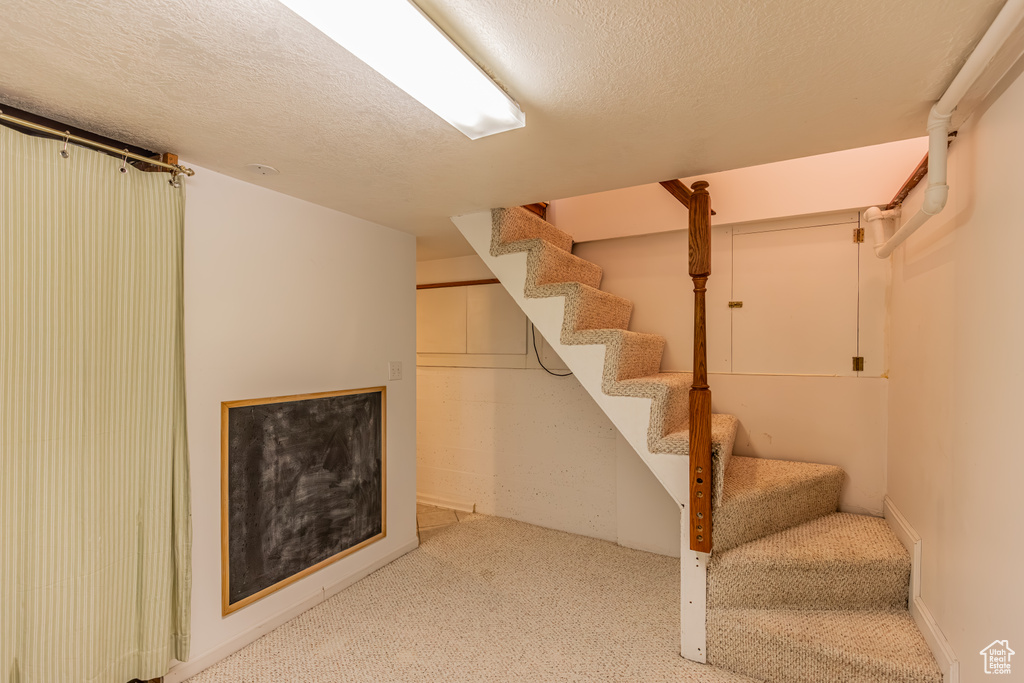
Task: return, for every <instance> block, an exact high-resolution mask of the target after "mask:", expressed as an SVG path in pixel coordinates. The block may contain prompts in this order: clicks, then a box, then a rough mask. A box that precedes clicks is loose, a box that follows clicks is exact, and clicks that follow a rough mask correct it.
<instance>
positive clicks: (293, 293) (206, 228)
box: [167, 169, 416, 683]
mask: <svg viewBox="0 0 1024 683" xmlns="http://www.w3.org/2000/svg"><path fill="white" fill-rule="evenodd" d="M188 182H189V185H188V198H187V202H186V213H185V364H186V373H187V376H186V381H187V392H188V393H187V400H188V426H189V450H190V454H191V468H192V469H191V475H192V519H193V526H194V536H193V546H192V547H193V551H192V552H193V570H192V578H193V591H192V656H191V659H190V661H189V662H188V663H186V664H181V665H178V666H177V667H176V668H175V669H174V670H172V672H171V674H170V675H169V676H168V677H167V681H168V683H174V682H175V681H179V680H182V678H184V677H185V676H186V675H190V674H192V673H195V671H198V670H200V669H202V668H205V667H206V666H209V665H211V664H213V663H215V662H216V661H217V660H219V659H221V658H222V657H224V656H225V655H227V654H229V653H230V652H231V651H233V650H235V649H237V648H239V647H241V646H243V645H245V644H246V643H247V642H249V641H250V640H252V639H253V638H255V637H257V636H259V635H262V634H263V633H265V632H266V631H268V630H270V629H271V628H272V627H273V626H275V625H277V624H278V623H280V622H281V621H282V620H284V619H286V618H288V617H291V616H294V615H295V614H297V613H299V612H301V611H302V610H304V609H308V608H309V607H312V606H313V605H314V604H316V603H317V602H320V601H321V600H323V599H325V597H327V596H329V595H330V594H331V593H332V591H335V590H337V589H339V588H340V587H343V586H345V585H347V584H348V583H351V582H352V581H354V580H356V579H358V578H360V577H361V576H362V575H365V574H366V573H367V572H368V571H370V570H372V569H374V568H376V567H378V566H381V565H382V564H384V563H386V562H387V561H389V560H391V559H394V558H395V557H397V556H399V555H401V554H403V553H404V552H407V551H408V550H410V549H411V548H413V547H415V545H416V527H415V468H416V464H415V449H416V443H415V424H414V423H415V419H416V416H415V392H416V386H415V383H416V378H415V372H413V370H414V367H415V326H414V325H415V322H414V321H415V297H414V292H415V289H414V277H415V276H414V274H415V264H414V261H415V239H414V237H412V236H411V235H407V234H404V233H400V232H397V231H394V230H390V229H388V228H383V227H381V226H378V225H375V224H373V223H369V222H367V221H363V220H360V219H357V218H353V217H351V216H348V215H346V214H342V213H338V212H336V211H331V210H329V209H325V208H322V207H319V206H315V205H313V204H309V203H307V202H303V201H299V200H297V199H294V198H291V197H287V196H285V195H282V194H278V193H275V192H272V191H269V190H266V189H263V188H259V187H257V186H255V185H250V184H247V183H244V182H241V181H239V180H235V179H232V178H228V177H226V176H223V175H219V174H217V173H214V172H212V171H207V170H203V169H197V174H196V176H195V177H194V178H192V179H190V180H189V181H188ZM391 360H398V361H402V362H403V364H404V365H405V368H406V372H405V378H404V379H403V380H401V381H394V382H388V381H387V380H388V373H387V363H388V361H391ZM380 385H387V390H388V393H387V401H388V405H387V416H388V420H387V537H386V538H384V539H382V540H380V541H378V542H376V543H374V544H372V545H370V546H368V547H367V548H365V549H363V550H360V551H359V552H357V553H354V554H352V555H350V556H348V557H345V558H343V559H342V560H340V561H338V562H336V563H335V564H332V565H330V566H329V567H327V568H324V569H322V570H320V571H318V572H316V573H314V574H313V575H311V576H309V577H306V578H304V579H302V580H301V581H298V582H296V583H294V584H292V585H290V586H288V587H286V588H283V589H281V590H279V591H277V592H276V593H274V594H272V595H270V596H268V597H265V598H263V599H262V600H259V601H257V602H256V603H253V604H252V605H250V606H248V607H245V608H244V609H242V610H239V611H238V612H235V613H234V614H231V615H230V616H228V617H222V616H221V538H220V505H221V503H220V461H221V453H220V404H221V402H222V401H230V400H236V399H245V398H259V397H270V396H281V395H288V394H302V393H309V392H317V391H328V390H334V389H347V388H359V387H371V386H380Z"/></svg>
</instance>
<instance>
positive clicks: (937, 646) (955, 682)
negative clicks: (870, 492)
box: [882, 496, 960, 683]
mask: <svg viewBox="0 0 1024 683" xmlns="http://www.w3.org/2000/svg"><path fill="white" fill-rule="evenodd" d="M882 506H883V509H884V513H885V520H886V521H887V522H889V526H890V527H891V528H892V531H893V533H894V534H896V537H897V538H899V539H900V543H902V544H903V546H904V547H905V548H906V549H907V551H908V552H909V553H910V559H911V564H910V605H909V606H910V616H912V617H913V618H914V622H915V623H916V624H917V627H918V628H919V629H921V635H923V636H924V639H925V642H927V643H928V647H929V648H931V651H932V654H933V655H935V661H936V662H937V663H938V665H939V668H940V669H941V670H942V680H943V683H960V662H959V660H957V658H956V653H955V652H953V648H952V647H950V645H949V641H948V640H946V636H945V635H943V633H942V629H940V628H939V624H938V623H937V622H936V621H935V618H934V617H932V613H931V611H930V610H929V609H928V605H926V604H925V602H924V599H923V598H922V597H921V536H919V535H918V533H917V532H916V531H914V528H913V527H912V526H910V522H908V521H907V518H906V517H904V516H903V513H901V512H900V511H899V509H898V508H897V507H896V504H895V503H893V501H892V498H890V497H889V496H886V497H885V500H884V501H883V503H882Z"/></svg>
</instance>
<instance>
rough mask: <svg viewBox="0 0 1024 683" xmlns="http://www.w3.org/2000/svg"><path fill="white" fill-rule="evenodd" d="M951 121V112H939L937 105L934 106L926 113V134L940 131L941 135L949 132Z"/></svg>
mask: <svg viewBox="0 0 1024 683" xmlns="http://www.w3.org/2000/svg"><path fill="white" fill-rule="evenodd" d="M952 119H953V112H952V111H951V112H949V113H944V112H941V111H939V105H938V103H936V104H934V105H933V106H932V108H931V109H930V110H929V111H928V132H929V133H931V132H933V131H936V129H941V132H942V135H946V133H948V132H949V123H950V121H951V120H952Z"/></svg>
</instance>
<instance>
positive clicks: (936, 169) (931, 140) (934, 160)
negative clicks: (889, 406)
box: [864, 0, 1024, 258]
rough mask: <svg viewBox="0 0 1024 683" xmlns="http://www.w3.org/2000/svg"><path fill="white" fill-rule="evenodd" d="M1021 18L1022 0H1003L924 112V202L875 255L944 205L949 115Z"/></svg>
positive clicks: (1023, 16) (898, 242) (901, 239)
mask: <svg viewBox="0 0 1024 683" xmlns="http://www.w3.org/2000/svg"><path fill="white" fill-rule="evenodd" d="M1022 19H1024V0H1006V4H1005V5H1003V8H1002V9H1001V10H999V14H998V15H996V18H995V21H993V22H992V25H991V26H989V27H988V30H987V31H985V35H984V36H982V38H981V40H980V41H979V42H978V45H977V47H975V48H974V52H972V53H971V56H970V57H968V58H967V61H966V62H965V63H964V65H963V67H962V68H961V69H960V71H959V73H957V75H956V76H955V77H954V78H953V82H952V83H950V84H949V87H948V88H946V92H945V93H943V94H942V97H940V98H939V101H938V102H936V103H935V105H934V106H933V107H932V109H931V112H929V114H928V187H927V188H926V189H925V191H924V203H923V204H922V205H921V209H920V210H919V211H918V212H917V213H916V214H914V216H913V217H911V218H910V220H908V221H907V222H906V223H904V224H903V225H902V226H900V229H899V230H897V231H896V232H895V233H894V234H893V235H892V237H889V238H888V239H887V240H885V241H884V242H882V243H881V244H877V245H875V256H877V257H878V258H886V257H887V256H889V254H891V253H892V252H893V249H895V248H896V247H898V246H899V245H901V244H903V242H904V241H905V240H906V239H907V238H908V237H910V236H911V235H912V234H913V233H914V231H916V230H917V229H918V228H920V227H921V226H922V225H924V223H925V221H927V220H928V219H929V218H931V217H932V216H934V215H935V214H937V213H939V212H940V211H942V209H944V208H945V206H946V200H947V199H948V198H949V185H947V184H946V167H947V162H948V159H947V156H948V149H949V141H948V136H949V120H950V118H952V116H953V110H954V109H956V107H957V105H958V104H960V100H961V99H963V96H964V95H965V94H966V93H967V91H968V90H970V88H971V86H972V85H974V82H975V81H976V80H978V76H980V75H981V73H982V72H983V71H984V70H985V67H986V66H988V64H989V62H991V61H992V58H993V57H995V55H996V53H997V52H999V49H1000V48H1001V47H1002V46H1003V43H1005V42H1006V39H1007V38H1008V37H1009V36H1010V34H1011V33H1013V31H1014V29H1016V28H1017V24H1019V23H1020V22H1021V20H1022ZM879 214H881V212H879ZM864 217H865V218H866V219H867V220H869V221H875V220H879V221H880V219H881V216H880V215H877V216H876V214H873V213H872V212H871V211H870V210H868V212H867V213H865V214H864Z"/></svg>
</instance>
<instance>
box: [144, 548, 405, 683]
mask: <svg viewBox="0 0 1024 683" xmlns="http://www.w3.org/2000/svg"><path fill="white" fill-rule="evenodd" d="M417 546H419V539H418V538H413V539H412V540H411V541H409V542H408V543H405V544H404V545H402V546H399V547H398V548H396V549H395V550H394V551H392V552H390V553H388V554H387V555H385V556H384V557H382V558H380V559H379V560H377V561H376V562H371V563H370V564H368V565H366V566H365V567H363V568H361V569H359V570H358V571H356V572H355V573H354V574H351V575H349V576H346V577H345V578H343V579H341V580H340V581H338V582H336V583H333V584H331V585H330V586H326V587H325V588H324V590H323V591H321V592H320V593H318V594H316V595H313V596H311V597H309V598H307V599H306V600H303V601H302V602H300V603H298V604H296V605H292V606H291V607H289V608H288V609H286V610H282V611H281V612H278V613H277V614H275V615H274V616H273V617H271V618H270V619H267V620H266V621H264V622H262V623H260V624H257V625H255V626H253V627H252V628H250V629H248V630H246V631H243V632H242V633H239V634H238V635H237V636H235V637H234V638H232V639H231V640H229V641H227V642H226V643H222V644H221V645H219V646H217V647H215V648H213V649H212V650H210V651H209V652H206V653H204V654H202V655H199V656H198V657H193V658H192V659H190V660H189V661H187V662H179V663H178V664H175V665H174V666H173V667H171V670H170V671H168V672H167V674H166V675H164V683H180V681H184V680H185V679H186V678H189V677H190V676H195V675H196V674H197V673H199V672H200V671H203V670H204V669H208V668H210V667H211V666H213V665H214V664H216V663H217V662H219V661H221V660H222V659H224V658H225V657H227V656H228V655H231V654H233V653H235V652H237V651H238V650H241V649H242V648H243V647H245V646H246V645H248V644H249V643H251V642H253V641H254V640H256V639H257V638H259V637H261V636H264V635H266V634H268V633H270V632H271V631H273V630H274V629H275V628H277V627H278V626H280V625H281V624H284V623H285V622H287V621H290V620H292V619H294V618H295V617H297V616H299V615H300V614H302V613H303V612H305V611H306V610H308V609H311V608H313V607H316V606H317V605H319V604H320V603H321V602H323V601H325V600H327V599H328V598H331V597H333V596H335V595H337V594H338V593H340V592H341V591H343V590H344V589H346V588H348V587H349V586H351V585H352V584H354V583H355V582H357V581H359V580H360V579H363V578H365V577H367V576H369V575H370V574H372V573H373V572H375V571H377V570H378V569H380V568H381V567H383V566H384V565H386V564H390V563H391V562H393V561H395V560H397V559H398V558H399V557H401V556H402V555H405V554H406V553H408V552H409V551H411V550H415V549H416V547H417Z"/></svg>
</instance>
